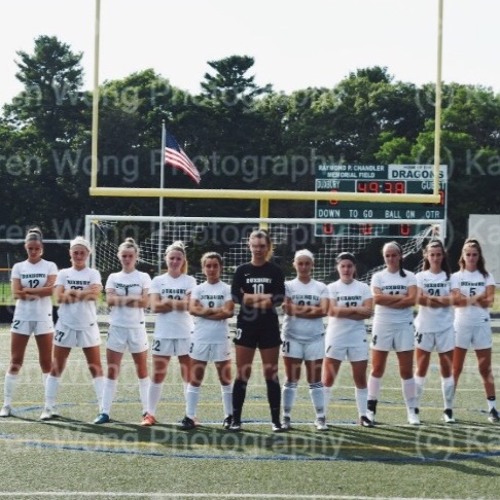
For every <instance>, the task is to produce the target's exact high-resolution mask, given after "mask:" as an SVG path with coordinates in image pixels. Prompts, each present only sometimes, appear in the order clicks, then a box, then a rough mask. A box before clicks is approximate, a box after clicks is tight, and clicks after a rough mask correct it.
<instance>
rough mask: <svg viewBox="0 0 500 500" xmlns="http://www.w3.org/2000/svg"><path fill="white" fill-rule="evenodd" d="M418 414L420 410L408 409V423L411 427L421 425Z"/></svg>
mask: <svg viewBox="0 0 500 500" xmlns="http://www.w3.org/2000/svg"><path fill="white" fill-rule="evenodd" d="M418 413H419V411H418V408H408V423H409V424H410V425H420V417H419V416H418Z"/></svg>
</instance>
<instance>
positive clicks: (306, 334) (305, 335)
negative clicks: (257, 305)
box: [282, 278, 328, 342]
mask: <svg viewBox="0 0 500 500" xmlns="http://www.w3.org/2000/svg"><path fill="white" fill-rule="evenodd" d="M285 297H286V298H289V299H290V300H291V301H292V304H296V305H307V306H319V305H320V302H321V301H322V300H324V299H327V298H328V290H327V288H326V285H325V284H324V283H321V282H319V281H316V280H311V281H309V283H302V281H300V280H299V279H298V278H295V279H293V280H291V281H286V282H285ZM282 332H283V333H282V337H283V340H290V339H293V340H298V341H300V342H308V341H315V340H317V339H318V337H321V335H323V334H324V333H325V326H324V323H323V318H311V319H308V318H298V317H297V316H289V315H288V314H285V316H284V318H283V330H282Z"/></svg>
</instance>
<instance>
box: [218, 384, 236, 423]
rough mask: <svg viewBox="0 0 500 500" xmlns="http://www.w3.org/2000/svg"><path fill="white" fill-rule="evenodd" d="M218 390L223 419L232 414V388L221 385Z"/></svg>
mask: <svg viewBox="0 0 500 500" xmlns="http://www.w3.org/2000/svg"><path fill="white" fill-rule="evenodd" d="M220 390H221V393H222V406H223V407H224V417H228V416H229V415H232V414H233V386H232V385H231V384H229V385H221V386H220Z"/></svg>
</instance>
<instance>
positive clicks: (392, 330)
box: [370, 323, 415, 352]
mask: <svg viewBox="0 0 500 500" xmlns="http://www.w3.org/2000/svg"><path fill="white" fill-rule="evenodd" d="M414 335H415V332H414V328H413V323H396V324H388V323H373V325H372V341H371V345H370V346H371V348H372V349H375V350H376V351H395V352H405V351H413V349H414V344H415V338H414Z"/></svg>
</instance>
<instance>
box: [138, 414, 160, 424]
mask: <svg viewBox="0 0 500 500" xmlns="http://www.w3.org/2000/svg"><path fill="white" fill-rule="evenodd" d="M156 423H157V422H156V418H154V416H153V415H151V414H149V413H146V415H144V417H143V419H142V422H141V425H142V426H143V427H151V426H152V425H155V424H156Z"/></svg>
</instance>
